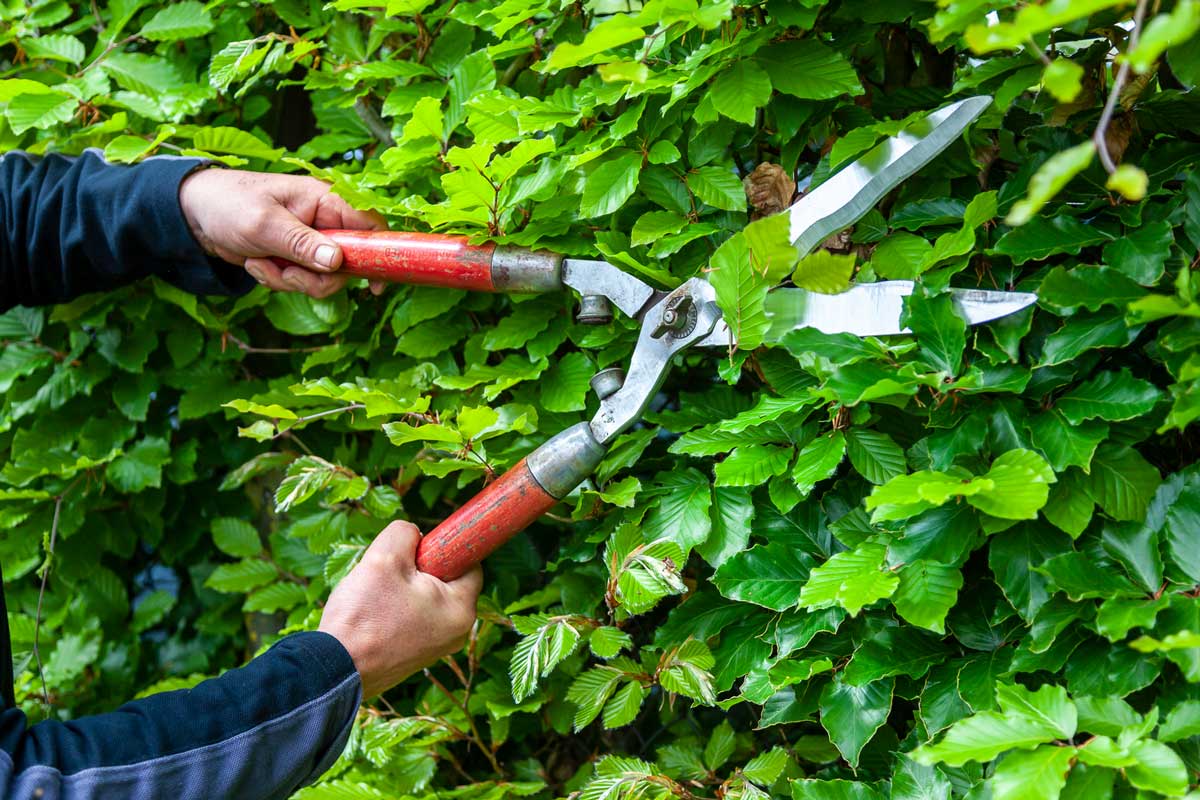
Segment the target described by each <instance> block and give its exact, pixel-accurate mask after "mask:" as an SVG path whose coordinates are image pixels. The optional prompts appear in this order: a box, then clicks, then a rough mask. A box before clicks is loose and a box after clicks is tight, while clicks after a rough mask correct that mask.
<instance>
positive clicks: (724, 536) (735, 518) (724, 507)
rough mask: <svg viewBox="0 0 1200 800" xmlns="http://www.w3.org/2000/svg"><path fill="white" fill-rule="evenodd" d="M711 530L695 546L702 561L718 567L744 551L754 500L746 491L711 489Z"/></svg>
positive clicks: (725, 487)
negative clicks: (701, 541)
mask: <svg viewBox="0 0 1200 800" xmlns="http://www.w3.org/2000/svg"><path fill="white" fill-rule="evenodd" d="M711 511H712V531H711V532H710V533H709V535H708V538H707V539H705V540H704V542H703V543H701V544H699V545H697V546H696V552H698V553H699V554H700V555H701V556H702V557H703V558H704V560H705V561H707V562H708V563H709V564H711V565H712V566H714V567H720V566H721V565H722V564H724V563H725V562H726V561H728V560H729V558H730V557H731V556H733V555H734V554H736V553H740V552H742V551H743V550H745V549H746V545H747V544H748V543H749V541H750V525H751V523H752V522H753V520H754V501H753V499H752V498H751V496H750V490H749V489H742V488H736V487H732V486H719V487H715V488H714V489H713V503H712V509H711Z"/></svg>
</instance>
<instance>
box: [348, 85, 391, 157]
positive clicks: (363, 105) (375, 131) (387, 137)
mask: <svg viewBox="0 0 1200 800" xmlns="http://www.w3.org/2000/svg"><path fill="white" fill-rule="evenodd" d="M354 113H355V114H358V118H359V119H360V120H362V124H363V125H366V126H367V130H369V131H370V132H371V135H372V136H374V137H375V138H376V139H378V140H379V141H380V142H381V143H382V144H384V145H386V146H387V147H395V145H396V140H395V139H394V138H392V129H391V128H390V127H388V124H387V123H386V122H384V121H383V117H381V116H379V112H378V111H376V110H375V108H374V107H373V106H372V105H371V104H370V103H368V102H367V99H366V98H365V97H360V98H358V99H357V100H355V101H354Z"/></svg>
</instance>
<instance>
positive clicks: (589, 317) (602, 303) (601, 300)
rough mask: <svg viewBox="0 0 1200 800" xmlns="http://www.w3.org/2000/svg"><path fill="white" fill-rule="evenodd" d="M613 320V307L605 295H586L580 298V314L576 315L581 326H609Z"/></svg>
mask: <svg viewBox="0 0 1200 800" xmlns="http://www.w3.org/2000/svg"><path fill="white" fill-rule="evenodd" d="M612 318H613V312H612V306H611V305H609V304H608V298H607V297H605V296H604V295H600V294H585V295H583V296H582V297H580V298H579V312H578V313H576V314H575V319H576V320H578V321H579V322H580V324H583V325H607V324H608V323H610V322H612Z"/></svg>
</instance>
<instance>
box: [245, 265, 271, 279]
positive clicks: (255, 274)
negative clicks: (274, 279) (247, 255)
mask: <svg viewBox="0 0 1200 800" xmlns="http://www.w3.org/2000/svg"><path fill="white" fill-rule="evenodd" d="M246 272H249V273H250V277H251V278H254V280H256V281H258V282H259V283H266V282H267V279H266V277H265V276H264V275H263V274H262V270H261V269H259V268H258V267H246Z"/></svg>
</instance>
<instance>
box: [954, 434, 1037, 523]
mask: <svg viewBox="0 0 1200 800" xmlns="http://www.w3.org/2000/svg"><path fill="white" fill-rule="evenodd" d="M982 478H983V480H985V481H989V482H990V483H991V484H992V486H991V488H989V489H988V490H986V491H983V492H980V493H978V494H976V495H973V496H969V497H967V502H968V503H970V504H971V505H973V506H975V507H976V508H978V509H979V510H980V511H983V512H984V513H985V514H991V515H992V516H993V517H1000V518H1001V519H1034V518H1036V517H1037V512H1038V510H1039V509H1041V507H1042V506H1044V505H1046V499H1047V498H1048V497H1049V494H1050V488H1049V484H1051V483H1054V481H1055V476H1054V471H1053V470H1051V469H1050V465H1049V464H1047V463H1046V461H1045V460H1044V459H1043V458H1042V457H1041V456H1039V455H1038V454H1037V453H1035V452H1033V451H1032V450H1009V451H1008V452H1007V453H1003V454H1002V455H1001V456H1000V457H999V458H997V459H996V460H995V461H993V462H992V467H991V469H989V470H988V471H987V472H986V473H984V474H983V476H982Z"/></svg>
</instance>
